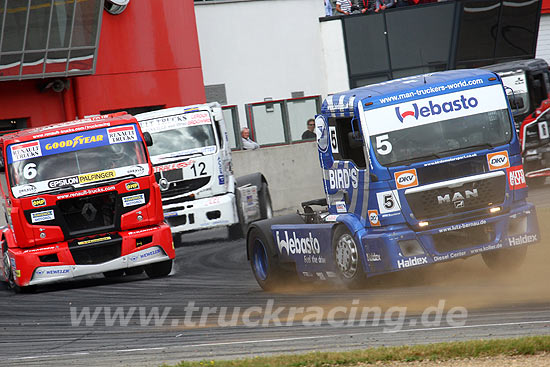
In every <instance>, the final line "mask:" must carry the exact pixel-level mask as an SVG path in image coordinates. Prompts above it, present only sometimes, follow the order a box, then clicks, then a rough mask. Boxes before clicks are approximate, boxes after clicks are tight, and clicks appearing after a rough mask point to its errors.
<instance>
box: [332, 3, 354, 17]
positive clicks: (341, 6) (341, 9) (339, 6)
mask: <svg viewBox="0 0 550 367" xmlns="http://www.w3.org/2000/svg"><path fill="white" fill-rule="evenodd" d="M352 6H353V4H352V3H351V0H336V11H337V12H338V13H342V14H344V15H350V14H351V10H352V9H351V8H352Z"/></svg>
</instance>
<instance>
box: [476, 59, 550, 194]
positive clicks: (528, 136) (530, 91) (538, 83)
mask: <svg viewBox="0 0 550 367" xmlns="http://www.w3.org/2000/svg"><path fill="white" fill-rule="evenodd" d="M485 68H486V69H489V70H492V71H494V72H496V73H498V74H499V76H500V77H501V78H502V82H503V84H504V87H505V90H506V93H507V95H508V99H509V101H510V105H511V107H512V114H513V116H514V120H515V123H516V128H517V130H518V132H519V138H520V146H521V148H522V156H523V165H524V169H525V174H526V177H527V178H528V179H530V181H531V182H532V183H542V182H543V181H544V179H545V178H546V176H549V175H550V133H549V131H550V130H549V129H548V120H549V118H550V113H549V111H550V110H549V108H550V99H549V97H550V70H549V68H548V64H547V63H546V61H544V60H543V59H530V60H518V61H510V62H505V63H501V64H495V65H490V66H486V67H485Z"/></svg>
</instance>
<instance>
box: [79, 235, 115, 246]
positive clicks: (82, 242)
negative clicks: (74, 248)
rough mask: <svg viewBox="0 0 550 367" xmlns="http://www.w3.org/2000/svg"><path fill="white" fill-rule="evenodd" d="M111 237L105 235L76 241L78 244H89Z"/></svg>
mask: <svg viewBox="0 0 550 367" xmlns="http://www.w3.org/2000/svg"><path fill="white" fill-rule="evenodd" d="M110 239H111V236H105V237H99V238H92V239H90V240H84V241H78V242H77V244H78V245H90V244H92V243H98V242H103V241H108V240H110Z"/></svg>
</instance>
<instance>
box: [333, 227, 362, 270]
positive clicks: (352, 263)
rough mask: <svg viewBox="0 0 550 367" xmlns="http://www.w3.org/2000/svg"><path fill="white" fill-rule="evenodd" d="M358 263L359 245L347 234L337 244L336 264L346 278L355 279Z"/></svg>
mask: <svg viewBox="0 0 550 367" xmlns="http://www.w3.org/2000/svg"><path fill="white" fill-rule="evenodd" d="M358 261H359V256H358V254H357V245H356V244H355V241H354V239H353V237H352V236H350V235H349V234H347V233H346V234H344V235H343V236H340V238H339V239H338V243H337V244H336V264H337V265H338V269H339V270H340V273H341V274H342V275H343V276H344V278H347V279H349V278H353V276H354V275H355V273H357V265H358Z"/></svg>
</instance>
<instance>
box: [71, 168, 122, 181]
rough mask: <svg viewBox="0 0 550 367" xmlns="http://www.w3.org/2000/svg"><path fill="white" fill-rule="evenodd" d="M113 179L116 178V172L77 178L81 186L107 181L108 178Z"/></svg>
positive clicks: (91, 174) (103, 172)
mask: <svg viewBox="0 0 550 367" xmlns="http://www.w3.org/2000/svg"><path fill="white" fill-rule="evenodd" d="M115 177H116V172H115V171H113V170H110V171H102V172H94V173H87V174H85V175H80V176H78V182H79V183H81V184H85V183H89V182H95V181H101V180H107V179H109V178H115Z"/></svg>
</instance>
